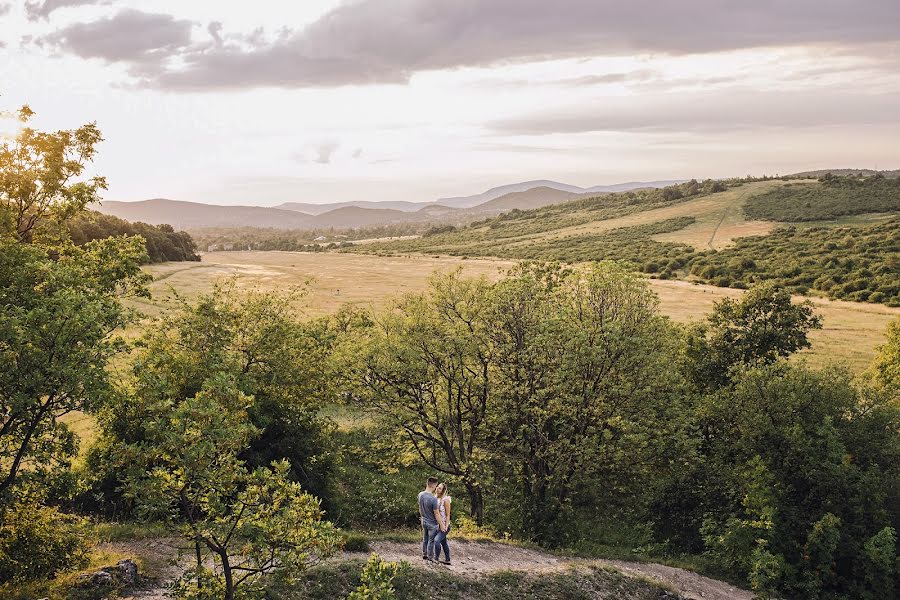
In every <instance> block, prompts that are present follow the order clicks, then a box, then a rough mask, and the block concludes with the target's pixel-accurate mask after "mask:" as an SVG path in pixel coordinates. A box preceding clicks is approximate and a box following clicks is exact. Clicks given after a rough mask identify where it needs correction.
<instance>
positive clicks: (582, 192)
mask: <svg viewBox="0 0 900 600" xmlns="http://www.w3.org/2000/svg"><path fill="white" fill-rule="evenodd" d="M674 183H679V182H678V181H647V182H640V181H634V182H628V183H620V184H616V185H598V186H594V187H590V188H582V187H578V186H575V185H569V184H566V183H560V182H558V181H549V180H535V181H523V182H520V183H513V184H510V185H504V186H500V187H495V188H491V189H489V190H487V191H485V192H482V193H480V194H475V195H473V196H457V197H453V198H441V199H439V200H437V201H436V202H402V201H386V202H370V201H356V202H335V203H330V204H329V203H326V204H310V203H302V202H286V203H284V204H281V205H279V206H274V207H267V206H222V205H215V204H201V203H199V202H185V201H179V200H168V199H165V198H155V199H152V200H141V201H138V202H117V201H112V200H110V201H104V202H103V203H102V204H101V205H99V206H96V207H95V208H96V210H97V211H99V212H101V213H104V214H108V215H113V216H116V217H119V218H121V219H126V220H128V221H131V222H136V221H140V222H143V223H150V224H152V225H159V224H161V223H168V224H170V225H172V226H173V227H176V228H178V229H201V228H206V227H218V228H227V227H272V228H277V229H319V228H329V227H333V228H338V229H340V228H359V227H369V226H374V225H389V224H395V223H410V222H412V223H415V222H421V223H431V222H442V223H453V222H459V223H461V222H465V221H471V220H473V219H475V218H483V217H485V216H493V215H496V214H499V213H501V212H506V211H510V210H513V209H515V208H518V209H520V210H527V209H531V208H540V207H541V206H548V205H550V204H557V203H560V202H566V201H568V200H574V199H576V198H581V197H586V196H596V195H600V194H604V193H610V192H621V191H626V190H632V189H638V188H648V187H665V186H667V185H672V184H674Z"/></svg>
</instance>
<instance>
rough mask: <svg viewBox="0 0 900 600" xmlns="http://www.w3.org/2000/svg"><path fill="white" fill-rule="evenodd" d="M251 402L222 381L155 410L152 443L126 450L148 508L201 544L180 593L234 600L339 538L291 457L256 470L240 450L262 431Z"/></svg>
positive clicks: (322, 553) (133, 482) (330, 548)
mask: <svg viewBox="0 0 900 600" xmlns="http://www.w3.org/2000/svg"><path fill="white" fill-rule="evenodd" d="M251 401H252V399H251V398H250V397H248V396H245V395H244V394H242V393H241V392H240V391H239V390H237V389H236V388H235V386H234V384H233V382H231V381H229V380H228V378H226V377H220V378H217V379H215V380H213V381H210V382H207V383H206V384H205V385H204V388H203V390H201V391H200V392H199V393H197V394H196V395H195V396H193V397H191V398H187V399H185V400H183V401H181V402H179V403H177V404H173V403H170V402H161V403H160V404H158V405H157V406H155V407H153V409H152V412H151V414H149V415H147V417H146V420H147V431H148V440H146V441H147V442H149V443H146V444H140V445H138V446H135V447H132V448H130V449H129V450H130V451H131V452H132V453H133V456H134V458H135V467H136V470H135V472H134V473H132V475H131V476H130V477H129V484H130V493H131V494H133V495H134V497H135V498H136V499H137V500H138V502H139V504H140V505H141V506H142V508H143V510H144V512H145V513H146V514H149V515H154V516H157V517H160V518H162V519H164V520H165V521H166V522H168V523H169V524H170V525H171V526H172V527H173V528H174V529H176V530H177V531H179V532H180V533H181V535H182V536H184V537H185V538H186V539H187V540H190V541H191V542H193V544H194V551H195V556H196V564H195V567H194V569H192V570H190V571H189V572H188V573H186V574H185V578H184V580H183V581H182V582H181V583H180V585H179V586H178V590H177V591H178V592H179V594H180V595H181V596H182V597H185V596H190V597H194V598H224V600H232V599H233V598H234V597H235V593H236V592H237V591H238V590H242V597H247V596H248V595H250V594H253V593H254V592H256V591H258V590H260V589H261V588H260V585H261V583H262V578H263V577H264V576H265V575H269V574H272V573H280V574H281V575H283V576H285V577H291V576H292V574H295V573H297V572H299V571H302V570H303V569H304V568H306V566H307V565H309V564H311V563H314V562H316V561H318V560H319V559H321V558H324V557H327V556H329V555H330V554H332V553H333V552H334V551H335V550H336V548H337V547H338V545H339V542H340V538H339V536H338V535H337V534H336V532H335V530H334V529H333V527H332V525H331V523H329V522H327V521H323V520H322V511H321V509H320V508H319V503H318V500H316V499H315V498H314V497H313V496H311V495H309V494H306V493H304V492H303V491H302V489H301V488H300V485H299V484H298V483H296V482H291V481H290V480H289V479H288V473H289V471H290V465H289V464H288V462H287V461H280V462H275V463H273V464H272V466H271V468H266V467H258V468H256V469H252V470H251V469H249V468H248V467H247V466H246V464H245V463H244V461H242V460H240V459H239V458H238V457H237V454H238V452H240V451H241V450H242V449H243V448H245V447H246V446H247V444H248V443H249V441H250V439H251V438H252V437H253V436H254V435H256V433H257V429H256V428H255V427H254V426H253V425H252V424H251V423H250V420H249V416H248V414H247V408H248V406H249V405H250V403H251ZM142 466H143V467H146V469H147V471H146V474H141V473H139V472H138V469H141V467H142ZM208 558H211V559H212V562H213V565H214V567H213V568H212V569H209V567H208V566H207V564H208V560H207V559H208Z"/></svg>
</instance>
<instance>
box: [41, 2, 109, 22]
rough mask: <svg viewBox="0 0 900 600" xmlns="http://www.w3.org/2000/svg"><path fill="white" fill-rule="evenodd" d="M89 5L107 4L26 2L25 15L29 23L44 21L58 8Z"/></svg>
mask: <svg viewBox="0 0 900 600" xmlns="http://www.w3.org/2000/svg"><path fill="white" fill-rule="evenodd" d="M89 4H109V2H103V1H101V0H44V1H43V2H26V3H25V14H26V15H28V19H29V20H30V21H37V20H38V19H46V18H48V17H49V16H50V13H52V12H53V11H55V10H56V9H58V8H66V7H69V6H87V5H89Z"/></svg>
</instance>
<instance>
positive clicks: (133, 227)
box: [66, 211, 200, 263]
mask: <svg viewBox="0 0 900 600" xmlns="http://www.w3.org/2000/svg"><path fill="white" fill-rule="evenodd" d="M66 227H67V228H68V231H69V236H70V237H71V239H72V241H73V242H74V243H75V244H76V245H78V246H82V245H84V244H85V243H87V242H89V241H92V240H102V239H105V238H108V237H112V236H123V235H127V236H140V237H142V238H143V239H144V246H145V248H146V251H147V262H150V263H156V262H165V261H169V260H172V261H181V260H200V257H199V256H198V255H197V253H196V250H197V247H196V245H195V244H194V240H192V239H191V236H190V235H189V234H187V233H185V232H184V231H175V230H174V229H173V228H172V226H171V225H148V224H146V223H129V222H128V221H125V220H124V219H119V218H117V217H113V216H110V215H104V214H101V213H98V212H93V211H90V212H87V213H86V214H85V215H83V216H79V217H76V218H72V219H69V220H68V221H66Z"/></svg>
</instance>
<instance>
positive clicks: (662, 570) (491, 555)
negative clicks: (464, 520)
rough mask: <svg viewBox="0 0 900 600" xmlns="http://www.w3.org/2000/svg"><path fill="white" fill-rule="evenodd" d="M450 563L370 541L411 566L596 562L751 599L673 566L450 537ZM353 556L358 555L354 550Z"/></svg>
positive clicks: (507, 567) (466, 570)
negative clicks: (565, 554)
mask: <svg viewBox="0 0 900 600" xmlns="http://www.w3.org/2000/svg"><path fill="white" fill-rule="evenodd" d="M451 544H452V545H451V547H450V548H451V549H450V551H451V553H452V558H453V561H452V562H453V564H452V565H450V566H445V565H436V564H433V563H426V562H425V561H423V560H422V556H421V554H420V548H419V546H418V545H417V544H415V543H400V542H374V543H373V544H372V551H373V552H377V553H378V554H380V555H381V556H382V557H384V558H385V559H387V560H392V561H400V560H405V561H407V562H409V563H410V564H412V565H413V566H414V567H419V568H426V569H447V570H449V571H451V572H453V573H456V574H459V575H483V574H486V573H491V572H495V571H528V572H530V573H534V572H541V571H558V570H562V569H567V568H569V567H571V566H579V565H585V566H586V565H600V566H604V567H611V568H613V569H617V570H619V571H621V572H622V573H624V574H626V575H630V576H634V577H645V578H648V579H652V580H654V581H658V582H660V583H663V584H666V585H668V586H669V587H671V588H674V589H676V590H678V591H679V593H680V594H681V595H682V596H684V597H686V598H691V599H695V600H752V598H753V594H752V593H751V592H748V591H745V590H741V589H738V588H735V587H734V586H732V585H730V584H728V583H725V582H722V581H717V580H715V579H710V578H709V577H704V576H702V575H698V574H697V573H693V572H691V571H687V570H685V569H678V568H675V567H667V566H665V565H659V564H654V563H638V562H629V561H619V560H588V559H579V558H565V557H559V556H554V555H552V554H547V553H545V552H540V551H538V550H531V549H528V548H520V547H517V546H510V545H507V544H498V543H494V542H469V541H462V540H454V541H453V542H452V543H451ZM355 556H359V555H358V554H356V555H355Z"/></svg>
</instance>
